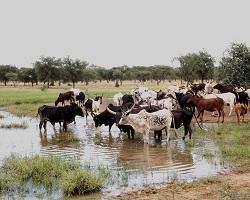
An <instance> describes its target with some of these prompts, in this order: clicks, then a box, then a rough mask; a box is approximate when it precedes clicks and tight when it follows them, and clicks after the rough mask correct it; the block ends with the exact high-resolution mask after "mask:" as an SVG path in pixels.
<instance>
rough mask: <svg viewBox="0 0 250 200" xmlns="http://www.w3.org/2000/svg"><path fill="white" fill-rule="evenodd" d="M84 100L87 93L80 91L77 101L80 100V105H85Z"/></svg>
mask: <svg viewBox="0 0 250 200" xmlns="http://www.w3.org/2000/svg"><path fill="white" fill-rule="evenodd" d="M84 100H85V94H84V93H83V92H79V94H78V95H76V101H78V104H79V106H80V107H82V106H83V104H84Z"/></svg>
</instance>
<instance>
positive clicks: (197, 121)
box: [193, 112, 208, 131]
mask: <svg viewBox="0 0 250 200" xmlns="http://www.w3.org/2000/svg"><path fill="white" fill-rule="evenodd" d="M193 114H194V117H195V120H196V122H197V124H198V126H199V127H200V129H202V130H204V131H208V130H207V129H206V128H202V127H201V125H200V123H199V122H198V119H197V117H196V115H195V112H193Z"/></svg>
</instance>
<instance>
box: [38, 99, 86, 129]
mask: <svg viewBox="0 0 250 200" xmlns="http://www.w3.org/2000/svg"><path fill="white" fill-rule="evenodd" d="M38 114H39V116H40V123H39V129H40V130H41V129H42V126H43V128H44V130H46V124H47V121H49V122H50V123H51V124H52V125H53V126H55V123H59V124H60V126H61V123H63V130H65V131H67V124H69V123H72V122H73V121H74V120H75V116H76V115H79V116H81V117H84V113H83V111H82V109H81V108H80V107H78V105H77V104H76V103H71V104H70V105H66V106H64V107H60V106H59V107H55V106H47V105H43V106H41V107H39V108H38Z"/></svg>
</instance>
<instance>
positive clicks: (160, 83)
mask: <svg viewBox="0 0 250 200" xmlns="http://www.w3.org/2000/svg"><path fill="white" fill-rule="evenodd" d="M175 60H177V61H179V63H180V66H179V67H178V68H173V67H170V66H162V65H155V66H147V67H146V66H133V67H128V66H126V65H124V66H120V67H113V68H111V69H105V68H102V67H99V66H94V65H91V66H88V63H87V62H86V61H81V60H78V59H76V60H72V59H71V58H70V57H67V58H63V59H60V58H54V57H41V58H40V60H39V61H35V62H34V65H33V68H21V69H18V68H16V67H15V66H11V65H8V66H6V65H0V81H1V82H2V85H1V87H0V109H1V110H5V111H9V112H11V113H14V114H17V115H19V116H21V115H26V116H30V117H34V116H35V115H36V114H37V108H38V107H39V106H41V105H43V104H47V105H53V104H54V101H55V100H56V98H57V97H58V94H59V93H61V92H64V91H68V90H69V89H70V88H72V87H76V88H79V89H80V90H81V91H83V92H84V93H85V95H86V97H87V98H88V97H91V98H92V97H94V96H95V95H96V94H103V96H104V99H105V98H112V97H113V95H114V94H115V93H117V92H122V93H123V94H125V93H129V92H130V90H131V89H134V88H135V87H136V85H145V86H147V87H149V88H150V89H154V90H159V89H162V90H165V89H166V88H167V86H168V85H171V84H182V85H184V84H185V85H188V84H189V83H191V82H196V81H200V80H201V82H203V81H205V80H217V81H219V80H223V81H224V83H226V84H232V85H235V86H236V85H237V86H239V85H241V86H245V87H248V86H249V85H250V83H249V80H250V64H249V63H250V50H249V48H248V47H247V46H246V45H245V44H235V43H233V44H232V45H231V47H230V48H229V49H227V51H226V52H225V54H224V57H223V58H222V59H221V61H220V63H219V66H214V63H215V62H214V59H213V57H212V56H211V55H209V54H208V53H207V52H206V51H205V50H203V51H200V52H198V53H189V54H187V55H184V56H180V57H177V58H175ZM248 122H249V121H248ZM15 126H19V125H15V124H12V125H11V126H10V127H9V128H12V127H13V128H14V127H15ZM0 128H1V127H0ZM2 128H8V127H2ZM19 128H25V125H23V126H21V127H19ZM249 130H250V125H249V123H246V124H242V125H235V124H233V125H232V124H223V125H221V126H218V127H217V128H211V129H209V131H208V132H207V133H206V134H204V132H200V130H199V129H195V130H194V132H195V134H194V138H199V139H203V138H204V137H206V138H209V139H212V140H215V141H216V142H217V143H218V144H219V148H220V153H221V156H222V158H223V161H227V162H230V163H232V165H233V166H234V167H237V168H238V172H239V171H242V173H243V174H244V173H246V174H247V175H249V167H250V156H249V155H250V140H249ZM190 143H191V142H190ZM191 145H192V144H191ZM27 164H28V165H27ZM52 164H53V165H52ZM42 166H46V167H42ZM55 169H56V170H55ZM44 170H45V171H44ZM1 172H2V173H1V176H0V190H1V192H6V191H7V192H16V191H18V192H20V193H22V192H24V191H27V190H28V189H27V188H29V184H31V182H30V181H31V180H32V184H34V185H36V186H37V187H48V188H49V190H51V191H53V190H54V189H59V190H62V191H63V192H64V193H65V194H66V195H72V194H83V193H87V192H93V191H97V190H99V189H100V188H101V187H102V184H103V182H104V181H105V177H103V176H101V174H98V173H95V174H93V173H92V172H91V171H88V169H86V168H85V167H84V166H80V165H79V164H77V163H76V162H75V161H72V162H69V161H64V160H61V159H60V158H54V157H49V158H44V157H40V156H35V157H33V158H20V157H18V156H15V155H13V156H11V157H10V158H6V159H5V160H4V162H3V164H2V166H1ZM102 172H103V171H102ZM242 173H241V174H242ZM68 180H70V181H68ZM203 183H204V184H207V185H209V184H214V183H216V181H215V179H212V178H208V179H207V180H204V179H203V180H201V182H200V186H202V184H203ZM198 185H199V183H198V184H197V185H195V186H194V185H192V184H190V185H186V183H185V184H183V183H181V184H180V183H178V184H176V185H175V186H174V187H173V190H172V193H171V194H172V196H171V198H172V199H175V197H176V196H175V195H176V191H177V189H178V188H179V189H180V190H184V189H185V188H190V187H195V188H197V187H199V186H198ZM228 187H229V186H228ZM230 187H232V186H230ZM202 189H203V188H202ZM228 190H229V189H228V188H226V189H223V191H222V193H223V192H224V193H223V194H225V192H227V191H228ZM239 190H240V189H239ZM239 193H240V194H241V193H242V194H243V195H245V194H246V192H245V190H244V191H240V192H239ZM164 195H165V194H164ZM230 195H233V194H232V193H230ZM145 196H147V194H146V195H145ZM145 196H144V197H145ZM249 196H250V195H249ZM249 196H248V197H249ZM157 197H158V199H159V198H160V196H159V195H158V196H157ZM135 198H137V197H135ZM162 198H163V199H164V198H165V199H167V198H169V197H164V196H163V197H162ZM176 199H177V198H176Z"/></svg>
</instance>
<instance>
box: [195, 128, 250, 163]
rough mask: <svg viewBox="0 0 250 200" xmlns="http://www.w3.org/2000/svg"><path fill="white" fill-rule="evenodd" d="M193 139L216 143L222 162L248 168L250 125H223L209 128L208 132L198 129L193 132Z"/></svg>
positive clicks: (249, 159) (249, 160)
mask: <svg viewBox="0 0 250 200" xmlns="http://www.w3.org/2000/svg"><path fill="white" fill-rule="evenodd" d="M194 132H195V134H194V136H195V137H198V138H200V139H201V138H202V139H204V138H209V139H212V140H213V141H216V142H217V144H218V146H219V148H220V152H221V156H222V158H223V160H224V161H227V162H230V163H232V164H233V165H234V166H244V167H249V166H250V134H249V133H250V124H249V123H246V124H240V125H238V124H223V125H219V126H215V127H210V128H209V129H208V132H204V131H202V130H200V129H199V128H197V127H196V128H195V130H194Z"/></svg>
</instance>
